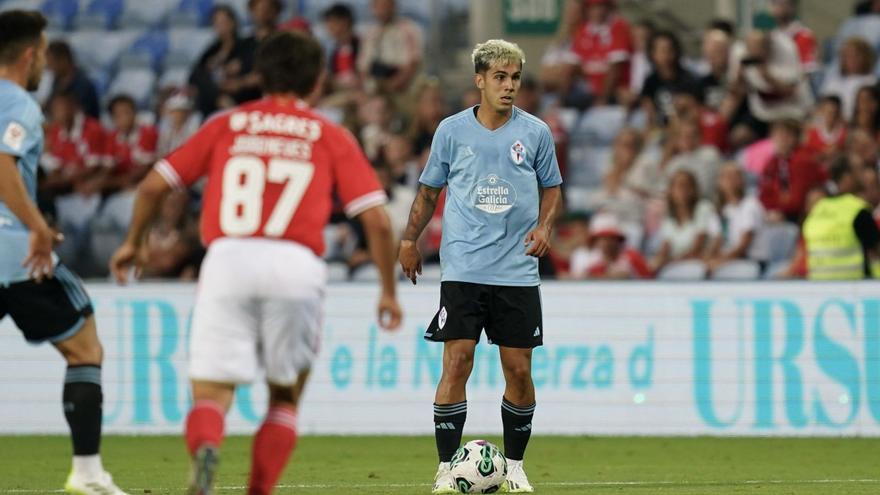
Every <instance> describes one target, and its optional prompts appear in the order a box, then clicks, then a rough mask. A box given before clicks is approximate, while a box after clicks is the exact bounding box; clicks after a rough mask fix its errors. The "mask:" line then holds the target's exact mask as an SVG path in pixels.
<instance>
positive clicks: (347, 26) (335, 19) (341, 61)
mask: <svg viewBox="0 0 880 495" xmlns="http://www.w3.org/2000/svg"><path fill="white" fill-rule="evenodd" d="M323 17H324V26H325V27H326V28H327V32H328V33H329V34H330V37H331V38H333V48H332V51H331V53H330V58H329V59H328V60H327V71H328V72H329V73H330V75H331V76H332V85H333V88H334V89H339V88H353V87H356V86H357V85H358V80H359V78H358V72H357V57H358V50H359V48H360V39H359V38H358V36H357V34H356V33H355V32H354V13H353V12H352V11H351V8H350V7H349V6H348V5H345V4H340V3H337V4H334V5H332V6H331V7H330V8H328V9H327V10H325V11H324V15H323Z"/></svg>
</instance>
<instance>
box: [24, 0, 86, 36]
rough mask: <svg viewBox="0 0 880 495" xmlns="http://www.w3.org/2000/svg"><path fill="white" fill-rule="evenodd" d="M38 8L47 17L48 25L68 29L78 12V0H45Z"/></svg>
mask: <svg viewBox="0 0 880 495" xmlns="http://www.w3.org/2000/svg"><path fill="white" fill-rule="evenodd" d="M31 4H33V2H31ZM40 10H41V11H42V12H43V14H44V15H45V16H46V17H47V18H48V19H49V25H50V26H57V27H59V28H61V29H64V30H68V29H70V28H72V27H73V21H74V19H76V15H77V13H78V12H79V0H46V1H45V2H43V5H42V6H41V7H40Z"/></svg>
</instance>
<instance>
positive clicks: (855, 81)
mask: <svg viewBox="0 0 880 495" xmlns="http://www.w3.org/2000/svg"><path fill="white" fill-rule="evenodd" d="M874 58H875V57H874V50H873V49H872V48H871V45H869V44H868V42H867V41H865V40H863V39H861V38H849V39H848V40H846V41H845V42H844V43H843V45H841V47H840V54H839V64H838V66H837V67H836V68H834V69H832V70H831V72H830V73H829V74H828V75H827V76H825V81H824V82H823V83H822V90H821V91H820V93H821V94H822V95H836V96H837V97H839V98H840V101H841V103H843V117H844V118H845V119H846V120H847V121H849V120H851V119H852V118H853V115H854V113H855V106H856V94H857V93H858V91H859V89H860V88H862V87H863V86H871V85H873V84H874V83H876V82H877V77H875V76H874V74H873V70H874Z"/></svg>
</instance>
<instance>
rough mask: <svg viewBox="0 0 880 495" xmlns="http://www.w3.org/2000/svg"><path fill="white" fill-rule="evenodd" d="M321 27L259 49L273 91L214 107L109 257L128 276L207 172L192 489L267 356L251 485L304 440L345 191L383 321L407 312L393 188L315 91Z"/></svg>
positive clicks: (271, 476) (206, 473) (148, 186)
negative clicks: (329, 261)
mask: <svg viewBox="0 0 880 495" xmlns="http://www.w3.org/2000/svg"><path fill="white" fill-rule="evenodd" d="M322 66H323V61H322V49H321V46H320V45H319V44H318V42H317V41H315V40H314V39H312V38H309V37H306V36H304V35H300V34H295V33H290V32H279V33H274V34H271V35H269V36H268V37H267V38H266V39H265V40H263V41H262V44H261V45H260V47H259V49H258V50H257V58H256V71H257V73H258V74H259V75H260V77H261V79H262V84H263V90H264V94H265V95H266V96H265V97H264V98H263V99H261V100H257V101H254V102H251V103H247V104H245V105H242V106H239V107H236V108H233V109H231V110H230V111H228V112H225V113H222V114H219V115H217V116H216V117H214V118H212V119H210V120H209V121H208V122H207V123H205V125H204V126H202V128H201V129H200V130H199V131H198V132H197V133H196V134H195V135H194V136H193V137H192V138H191V139H190V140H189V141H187V142H186V143H184V144H183V145H182V146H181V147H180V148H178V149H177V151H175V152H174V153H172V154H171V155H170V156H168V157H167V158H166V159H165V160H162V161H160V162H159V163H157V164H156V166H155V167H154V168H153V170H152V171H151V172H150V173H149V174H148V175H147V177H146V178H145V179H144V180H143V182H141V184H140V186H139V187H138V193H137V199H136V200H135V206H134V214H133V218H132V225H131V229H130V230H129V233H128V238H127V239H126V241H125V243H124V244H123V245H122V247H120V248H119V250H118V251H117V252H116V254H115V255H114V256H113V259H112V260H111V269H112V271H113V273H114V275H115V277H116V278H117V279H118V280H119V281H120V282H125V281H126V279H127V278H128V272H129V269H130V268H131V266H132V265H134V266H135V267H138V266H140V265H141V264H142V263H143V259H142V254H141V253H143V252H144V251H143V250H142V247H143V245H144V234H145V232H146V230H147V227H148V226H149V225H150V222H151V221H152V219H153V218H155V216H156V214H157V210H158V208H159V205H160V204H161V201H160V200H161V198H162V197H163V196H164V195H165V194H166V193H168V192H169V191H170V190H172V189H182V188H185V187H187V186H190V185H192V184H193V183H194V182H196V181H197V180H198V179H199V178H201V177H204V176H207V177H208V184H207V187H206V189H205V193H204V204H203V207H202V218H201V233H202V240H203V242H204V243H205V244H206V245H207V246H208V254H207V256H206V257H205V261H204V263H203V265H202V271H201V275H200V277H199V291H198V295H197V297H196V307H195V313H194V315H193V329H192V337H191V338H192V340H191V343H190V361H189V375H190V379H191V380H192V392H193V407H192V409H191V410H190V413H189V416H188V417H187V419H186V432H185V436H186V444H187V447H188V448H189V452H190V454H191V455H192V458H193V468H194V469H193V479H192V483H191V485H190V493H192V494H198V495H203V494H210V493H212V483H213V479H214V475H215V472H216V466H217V461H218V454H219V449H220V444H221V442H222V440H223V426H224V416H225V413H226V411H227V410H228V409H229V406H230V404H231V403H232V399H233V393H234V391H235V386H236V385H237V384H240V383H248V382H251V381H252V380H254V378H256V375H257V369H258V368H263V369H265V372H266V380H267V382H268V386H269V410H268V412H267V414H266V419H265V421H264V422H263V424H262V426H261V427H260V429H259V431H258V432H257V435H256V437H255V438H254V445H253V461H252V465H251V475H250V483H249V488H248V493H249V494H251V495H256V494H268V493H271V491H272V488H273V487H274V485H275V483H276V482H277V480H278V478H279V476H280V475H281V472H282V470H283V468H284V465H285V464H286V463H287V459H288V458H289V456H290V453H291V452H292V451H293V447H294V444H295V442H296V414H297V407H298V403H299V399H300V395H301V392H302V390H303V386H304V384H305V382H306V379H307V377H308V374H309V369H310V367H311V365H312V363H313V361H314V359H315V356H316V354H317V351H318V342H319V340H320V330H321V323H322V321H321V320H322V304H323V299H324V288H325V284H326V280H327V268H326V265H325V264H324V261H323V260H322V259H321V254H322V253H323V250H324V245H323V240H322V231H323V229H324V226H325V225H326V223H327V220H328V217H329V216H330V211H331V207H332V203H333V195H334V193H335V194H336V196H338V197H339V198H340V199H341V200H342V202H343V204H344V205H345V211H346V213H347V214H348V215H349V216H350V217H356V218H357V219H358V220H359V221H360V222H361V223H362V224H363V226H364V230H365V232H366V235H367V240H368V242H369V245H370V253H371V255H372V258H373V261H374V262H375V263H376V265H377V267H378V268H379V272H380V274H381V279H382V280H381V284H382V293H381V296H380V299H379V305H378V311H379V321H380V323H381V324H382V326H383V327H384V328H386V329H394V328H396V327H397V326H398V325H399V324H400V319H401V312H400V307H399V306H398V303H397V297H396V294H395V280H394V253H395V250H394V246H393V244H392V242H393V236H392V235H391V234H392V232H391V227H390V222H389V219H388V216H387V215H386V213H385V210H384V208H383V205H384V204H385V202H386V197H385V193H384V192H383V190H382V186H381V185H380V184H379V181H378V179H377V177H376V174H375V172H374V171H373V169H372V168H371V167H370V164H369V163H368V162H367V160H366V158H364V155H363V152H362V151H361V150H360V148H359V147H358V145H357V143H356V142H355V140H354V138H353V137H352V136H351V135H350V134H349V133H348V132H347V131H345V130H344V129H342V128H341V127H338V126H336V125H334V124H332V123H330V122H328V121H327V120H325V119H324V118H322V117H320V116H319V115H318V114H317V113H315V112H313V111H312V110H311V109H310V108H309V107H308V105H307V104H306V103H305V102H304V101H303V100H304V99H305V98H306V97H308V96H309V95H310V94H311V93H312V92H313V90H314V88H315V87H316V85H317V83H318V80H319V75H320V73H321V71H322V68H323V67H322Z"/></svg>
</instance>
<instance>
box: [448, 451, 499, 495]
mask: <svg viewBox="0 0 880 495" xmlns="http://www.w3.org/2000/svg"><path fill="white" fill-rule="evenodd" d="M449 471H450V472H451V473H452V478H453V479H454V480H455V486H456V487H458V491H459V492H461V493H495V492H497V491H498V490H499V489H501V484H502V483H504V480H505V479H507V459H505V458H504V454H502V453H501V451H500V450H498V447H496V446H494V445H492V444H491V443H489V442H487V441H485V440H471V441H470V442H468V443H466V444H464V446H463V447H461V448H459V449H458V450H456V451H455V455H453V456H452V462H450V463H449Z"/></svg>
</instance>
